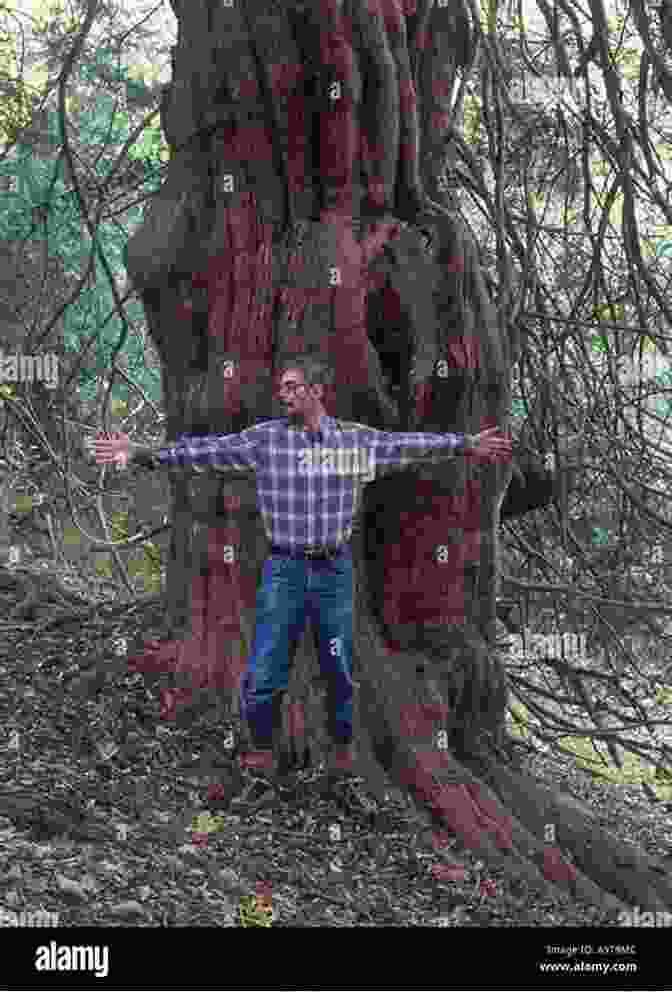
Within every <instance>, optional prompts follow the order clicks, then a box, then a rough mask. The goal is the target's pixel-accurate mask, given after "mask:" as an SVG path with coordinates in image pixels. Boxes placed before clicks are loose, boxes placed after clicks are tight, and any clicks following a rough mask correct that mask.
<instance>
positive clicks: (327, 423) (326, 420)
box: [285, 413, 334, 437]
mask: <svg viewBox="0 0 672 992" xmlns="http://www.w3.org/2000/svg"><path fill="white" fill-rule="evenodd" d="M285 421H286V423H287V426H288V427H291V428H292V429H294V430H303V431H307V433H308V434H312V433H313V432H312V431H311V429H310V428H309V427H296V428H294V425H293V424H291V423H290V419H289V417H285ZM333 423H334V419H333V417H329V416H327V414H326V413H323V414H322V416H321V417H320V427H319V431H318V432H317V433H319V435H320V436H321V437H326V436H327V435H328V434H330V433H331V430H332V425H333ZM313 436H314V435H313Z"/></svg>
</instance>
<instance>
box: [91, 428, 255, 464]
mask: <svg viewBox="0 0 672 992" xmlns="http://www.w3.org/2000/svg"><path fill="white" fill-rule="evenodd" d="M92 447H93V452H94V455H95V459H96V462H97V463H98V464H99V465H111V464H115V465H118V466H119V467H120V468H125V467H126V466H127V465H128V464H129V462H131V463H133V464H136V465H140V466H142V467H145V468H183V469H191V470H192V471H196V472H198V471H199V469H200V470H205V469H207V468H211V469H214V470H223V471H226V470H231V471H238V472H249V471H254V470H255V469H256V466H257V461H256V444H255V438H254V435H253V434H252V433H251V429H250V428H248V429H247V430H246V431H241V432H240V434H206V435H202V436H201V435H189V434H180V435H179V437H178V438H177V440H176V441H175V443H174V444H171V445H166V446H164V447H162V448H159V449H157V450H154V449H152V448H148V447H145V446H143V445H138V444H134V443H133V442H132V441H131V440H130V438H129V436H128V434H115V435H113V436H111V437H106V436H104V435H102V434H99V435H98V436H97V437H96V439H95V441H94V443H93V446H92Z"/></svg>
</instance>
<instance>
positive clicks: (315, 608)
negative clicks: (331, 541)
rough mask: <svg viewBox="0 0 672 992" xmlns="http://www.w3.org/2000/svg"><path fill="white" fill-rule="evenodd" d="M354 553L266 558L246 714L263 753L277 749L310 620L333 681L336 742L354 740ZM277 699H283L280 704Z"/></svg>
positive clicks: (244, 690) (245, 686)
mask: <svg viewBox="0 0 672 992" xmlns="http://www.w3.org/2000/svg"><path fill="white" fill-rule="evenodd" d="M352 584H353V565H352V553H351V550H350V548H349V547H347V546H346V547H345V548H344V549H343V552H342V553H341V555H340V556H339V557H337V558H333V559H304V558H288V557H285V556H281V555H279V556H276V555H272V556H271V557H269V558H267V559H266V562H265V563H264V570H263V574H262V579H261V584H260V586H259V588H258V590H257V615H256V629H255V635H254V645H253V647H252V651H251V654H250V658H249V661H248V665H247V670H246V672H245V673H244V675H243V678H242V680H241V689H240V710H241V716H242V717H243V719H244V720H246V721H247V723H248V726H249V728H250V731H251V733H252V738H253V740H254V745H255V747H258V748H261V747H272V746H273V730H274V697H276V693H279V692H283V691H284V690H286V689H287V684H288V682H289V655H290V647H291V648H293V647H294V646H295V645H298V643H299V640H300V637H301V634H302V633H303V630H304V628H305V625H306V621H307V620H308V619H310V620H311V621H312V622H313V625H314V629H315V630H316V632H317V639H318V646H319V659H320V668H321V670H322V674H323V675H324V677H325V678H326V680H327V685H328V695H327V699H328V700H329V719H330V731H331V736H332V738H333V739H334V740H335V741H336V742H337V744H338V745H339V746H341V745H344V744H347V743H349V741H350V738H351V737H352V636H353V635H352ZM276 698H277V697H276Z"/></svg>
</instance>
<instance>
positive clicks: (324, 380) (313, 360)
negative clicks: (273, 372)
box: [278, 355, 334, 388]
mask: <svg viewBox="0 0 672 992" xmlns="http://www.w3.org/2000/svg"><path fill="white" fill-rule="evenodd" d="M289 369H300V370H301V371H302V372H303V377H304V379H305V380H306V383H307V384H308V385H309V386H316V385H322V386H325V388H326V386H330V385H331V383H332V382H333V377H334V373H333V369H332V367H331V365H330V364H329V362H328V361H327V359H326V358H322V357H320V356H319V355H297V356H296V357H295V358H285V359H283V360H282V362H281V363H280V366H279V368H278V376H281V375H282V374H283V372H287V371H288V370H289Z"/></svg>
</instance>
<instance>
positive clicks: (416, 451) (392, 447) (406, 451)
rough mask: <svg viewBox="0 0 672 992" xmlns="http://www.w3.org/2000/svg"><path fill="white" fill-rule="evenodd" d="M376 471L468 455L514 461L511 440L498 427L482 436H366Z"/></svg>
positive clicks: (404, 434) (419, 434) (378, 434)
mask: <svg viewBox="0 0 672 992" xmlns="http://www.w3.org/2000/svg"><path fill="white" fill-rule="evenodd" d="M367 441H368V443H369V446H370V449H371V451H372V455H373V460H374V463H375V465H376V467H383V468H384V467H389V468H404V467H406V466H407V465H412V464H413V463H415V462H422V461H428V460H438V459H443V458H452V457H454V456H456V455H465V456H467V457H472V458H483V459H485V460H487V461H495V460H497V459H502V460H506V459H509V458H510V457H511V440H510V439H509V438H507V437H505V436H504V435H503V434H502V433H501V431H500V429H499V428H498V427H491V428H489V429H488V430H485V431H482V432H481V433H480V434H450V433H448V434H428V433H389V432H387V431H379V430H372V431H371V432H370V433H369V434H368V435H367Z"/></svg>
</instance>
